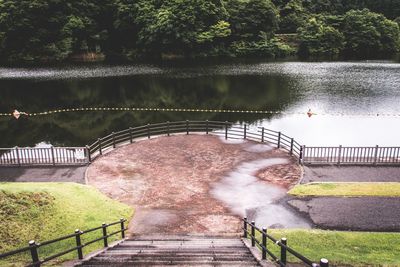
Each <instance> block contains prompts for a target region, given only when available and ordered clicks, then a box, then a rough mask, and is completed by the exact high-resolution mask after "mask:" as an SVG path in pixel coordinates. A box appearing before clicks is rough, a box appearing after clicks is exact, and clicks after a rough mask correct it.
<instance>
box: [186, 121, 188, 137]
mask: <svg viewBox="0 0 400 267" xmlns="http://www.w3.org/2000/svg"><path fill="white" fill-rule="evenodd" d="M186 134H189V121H188V120H186Z"/></svg>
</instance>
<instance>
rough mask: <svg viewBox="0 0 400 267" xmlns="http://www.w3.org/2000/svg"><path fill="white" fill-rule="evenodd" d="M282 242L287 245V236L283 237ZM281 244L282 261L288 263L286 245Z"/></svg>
mask: <svg viewBox="0 0 400 267" xmlns="http://www.w3.org/2000/svg"><path fill="white" fill-rule="evenodd" d="M280 243H281V244H282V245H284V246H286V245H287V239H286V238H285V237H282V238H281V241H280ZM284 246H281V262H282V263H283V264H284V265H286V247H284Z"/></svg>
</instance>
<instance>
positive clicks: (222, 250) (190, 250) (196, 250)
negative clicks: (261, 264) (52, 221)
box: [107, 247, 248, 253]
mask: <svg viewBox="0 0 400 267" xmlns="http://www.w3.org/2000/svg"><path fill="white" fill-rule="evenodd" d="M107 251H111V252H112V251H121V252H127V251H132V252H142V251H149V252H158V253H165V252H169V251H170V252H180V253H232V252H247V251H248V249H247V248H243V247H234V248H226V247H220V248H185V247H181V248H176V247H173V248H150V247H132V248H128V247H121V248H110V249H108V250H107Z"/></svg>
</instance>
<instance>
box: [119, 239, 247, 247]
mask: <svg viewBox="0 0 400 267" xmlns="http://www.w3.org/2000/svg"><path fill="white" fill-rule="evenodd" d="M121 244H124V245H131V244H137V245H153V244H157V245H165V244H170V245H172V244H173V245H194V244H196V245H209V244H213V245H219V246H223V245H243V243H242V242H241V241H193V240H191V241H165V240H163V241H124V242H123V243H121Z"/></svg>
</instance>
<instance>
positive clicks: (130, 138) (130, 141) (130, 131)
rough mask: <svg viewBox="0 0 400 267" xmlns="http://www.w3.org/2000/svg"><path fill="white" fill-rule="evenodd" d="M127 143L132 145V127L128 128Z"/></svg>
mask: <svg viewBox="0 0 400 267" xmlns="http://www.w3.org/2000/svg"><path fill="white" fill-rule="evenodd" d="M129 143H131V144H132V143H133V133H132V127H129Z"/></svg>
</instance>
